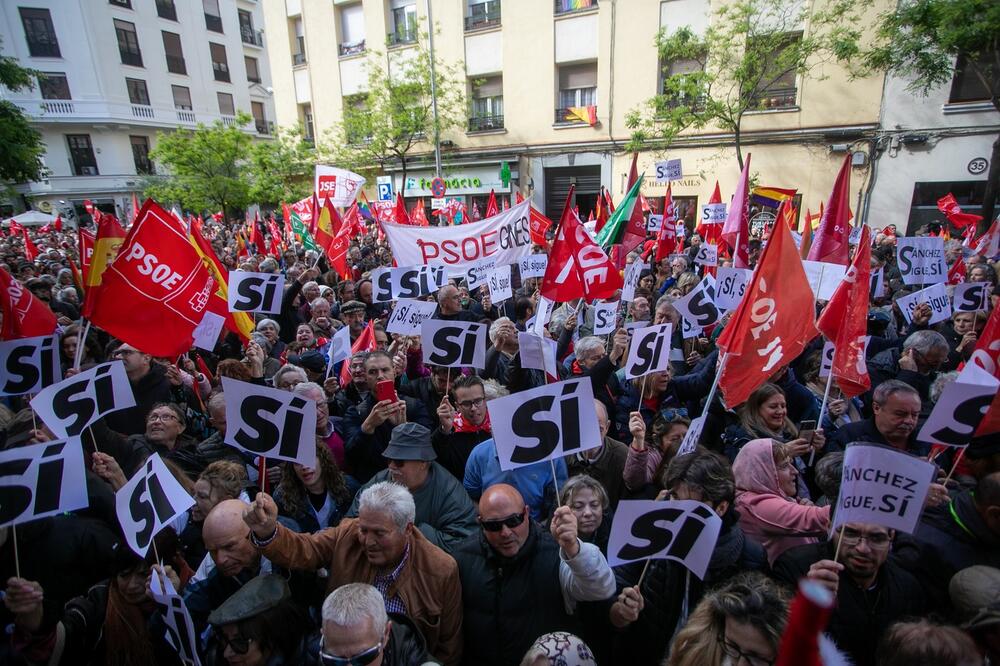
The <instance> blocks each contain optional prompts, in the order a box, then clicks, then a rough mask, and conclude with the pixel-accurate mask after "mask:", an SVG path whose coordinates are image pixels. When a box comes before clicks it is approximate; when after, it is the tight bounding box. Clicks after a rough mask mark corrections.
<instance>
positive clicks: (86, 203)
mask: <svg viewBox="0 0 1000 666" xmlns="http://www.w3.org/2000/svg"><path fill="white" fill-rule="evenodd" d="M83 208H84V210H86V211H87V215H90V217H92V218H93V219H94V222H97V207H96V206H95V205H94V204H93V202H91V200H90V199H84V200H83Z"/></svg>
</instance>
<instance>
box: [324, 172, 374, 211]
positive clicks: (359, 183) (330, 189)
mask: <svg viewBox="0 0 1000 666" xmlns="http://www.w3.org/2000/svg"><path fill="white" fill-rule="evenodd" d="M364 184H365V177H364V176H359V175H358V174H356V173H354V172H352V171H348V170H347V169H338V168H337V167H332V166H326V165H324V164H317V165H316V182H315V186H314V187H313V191H314V192H315V193H316V198H317V199H319V203H320V205H323V203H324V202H325V201H327V200H329V201H330V202H331V203H332V204H333V205H334V206H339V207H341V208H346V207H347V206H350V205H351V204H352V203H354V199H355V198H356V197H357V196H358V192H360V191H361V188H362V187H364Z"/></svg>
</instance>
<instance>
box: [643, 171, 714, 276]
mask: <svg viewBox="0 0 1000 666" xmlns="http://www.w3.org/2000/svg"><path fill="white" fill-rule="evenodd" d="M713 226H716V227H717V226H719V225H717V224H716V225H713ZM676 247H677V208H676V206H675V205H674V195H673V192H672V191H671V187H670V184H669V183H668V184H667V194H666V196H664V197H663V220H662V221H661V222H660V233H658V234H657V235H656V262H657V263H659V262H661V261H663V260H664V259H666V258H667V257H669V256H670V253H671V252H673V251H674V248H676Z"/></svg>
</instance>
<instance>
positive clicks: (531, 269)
mask: <svg viewBox="0 0 1000 666" xmlns="http://www.w3.org/2000/svg"><path fill="white" fill-rule="evenodd" d="M548 265H549V255H547V254H529V255H528V256H526V257H521V261H520V262H519V264H518V269H519V270H520V275H521V279H522V280H524V279H527V278H540V277H542V276H544V275H545V269H546V268H547V267H548Z"/></svg>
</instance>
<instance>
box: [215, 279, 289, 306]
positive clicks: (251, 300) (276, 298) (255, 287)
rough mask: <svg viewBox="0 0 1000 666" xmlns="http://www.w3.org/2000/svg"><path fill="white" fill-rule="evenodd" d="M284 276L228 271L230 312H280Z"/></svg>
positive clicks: (283, 291) (283, 290)
mask: <svg viewBox="0 0 1000 666" xmlns="http://www.w3.org/2000/svg"><path fill="white" fill-rule="evenodd" d="M284 293H285V276H284V275H282V274H281V273H251V272H249V271H229V291H228V296H229V311H230V312H265V313H267V314H278V313H279V312H281V297H282V296H283V295H284Z"/></svg>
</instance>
